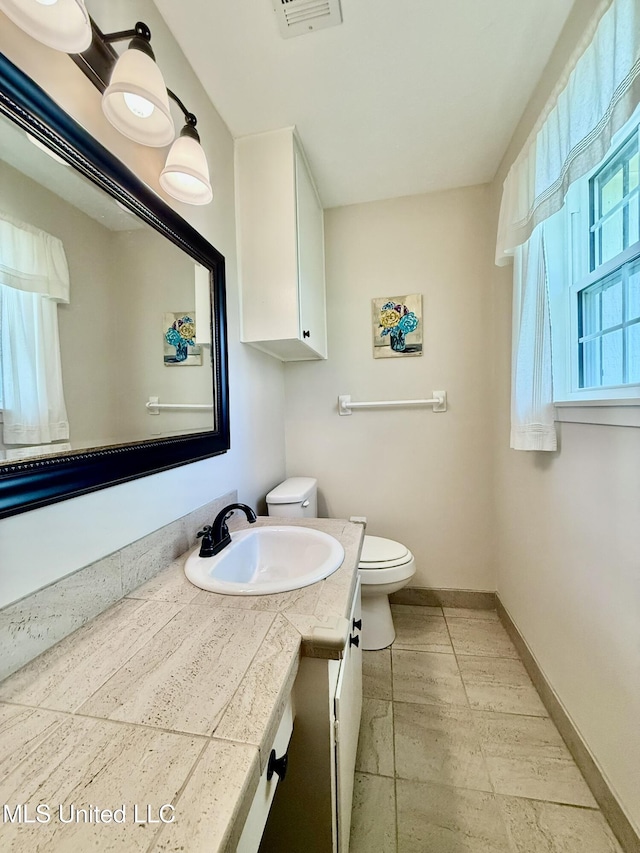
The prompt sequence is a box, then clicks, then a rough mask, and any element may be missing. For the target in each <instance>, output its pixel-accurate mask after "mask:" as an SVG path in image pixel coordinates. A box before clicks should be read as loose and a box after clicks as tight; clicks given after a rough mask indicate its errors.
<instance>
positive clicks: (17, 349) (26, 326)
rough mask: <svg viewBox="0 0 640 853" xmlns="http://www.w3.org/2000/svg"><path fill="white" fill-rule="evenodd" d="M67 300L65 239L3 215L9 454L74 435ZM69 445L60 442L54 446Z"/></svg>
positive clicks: (2, 354) (0, 300) (0, 309)
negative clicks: (63, 334) (63, 343)
mask: <svg viewBox="0 0 640 853" xmlns="http://www.w3.org/2000/svg"><path fill="white" fill-rule="evenodd" d="M58 302H64V303H68V302H69V270H68V266H67V259H66V255H65V251H64V247H63V245H62V242H61V241H60V240H59V239H57V238H56V237H53V236H52V235H51V234H47V233H46V232H45V231H41V230H40V229H38V228H34V227H33V226H31V225H29V224H27V223H24V222H20V221H18V220H16V219H14V218H13V217H11V216H9V215H8V214H5V213H1V212H0V397H1V400H2V402H1V406H2V415H3V424H2V428H3V430H2V431H3V444H4V445H19V447H17V448H10V447H9V448H7V451H6V458H7V459H21V458H26V457H31V456H39V455H46V454H48V453H50V452H51V445H52V443H54V442H60V441H67V440H68V439H69V422H68V417H67V410H66V406H65V401H64V392H63V387H62V366H61V360H60V341H59V333H58V314H57V303H58ZM64 449H69V445H66V446H64V445H63V446H61V445H60V444H56V445H55V450H56V451H60V450H64Z"/></svg>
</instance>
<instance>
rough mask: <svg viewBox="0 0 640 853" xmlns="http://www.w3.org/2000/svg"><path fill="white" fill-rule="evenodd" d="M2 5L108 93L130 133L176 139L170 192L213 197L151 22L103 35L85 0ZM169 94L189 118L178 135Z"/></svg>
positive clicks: (193, 199)
mask: <svg viewBox="0 0 640 853" xmlns="http://www.w3.org/2000/svg"><path fill="white" fill-rule="evenodd" d="M0 10H2V11H3V12H5V14H6V15H7V16H8V17H9V18H11V20H12V21H13V22H14V23H15V24H17V25H18V26H19V27H20V28H21V29H23V30H24V31H25V32H27V33H29V35H31V36H33V38H35V39H37V40H38V41H41V42H43V43H44V44H46V45H48V46H49V47H53V48H56V49H57V50H62V51H64V52H65V53H69V54H70V55H71V59H73V61H74V62H75V63H76V65H78V66H79V67H80V68H81V69H82V71H83V72H84V73H85V74H86V76H87V77H88V78H89V79H90V80H91V82H92V83H93V84H94V85H95V86H96V87H97V88H98V89H99V90H100V91H101V92H102V111H103V113H104V115H105V117H106V118H107V120H108V121H109V122H110V123H111V124H112V125H113V126H114V127H115V128H116V130H118V131H119V132H120V133H122V135H123V136H126V137H127V139H131V140H133V141H134V142H138V143H140V144H141V145H148V146H150V147H154V148H163V147H164V146H165V145H169V144H170V143H173V144H172V145H171V148H170V149H169V153H168V155H167V159H166V164H165V167H164V169H163V170H162V172H161V174H160V178H159V181H160V186H161V187H162V189H163V190H164V191H165V192H166V193H167V194H168V195H170V196H171V197H172V198H175V199H176V200H178V201H181V202H184V203H185V204H208V203H209V202H210V201H211V200H212V198H213V191H212V189H211V182H210V179H209V167H208V165H207V158H206V155H205V153H204V150H203V149H202V146H201V145H200V137H199V135H198V132H197V130H196V123H197V119H196V117H195V115H194V114H193V113H191V112H189V110H188V109H187V108H186V107H185V105H184V104H183V103H182V101H181V100H180V98H178V97H177V95H175V94H174V93H173V92H172V91H171V90H170V89H167V87H166V85H165V82H164V78H163V76H162V72H161V71H160V69H159V68H158V66H157V65H156V61H155V56H154V53H153V50H152V49H151V32H150V30H149V27H148V26H147V25H146V24H144V23H142V22H140V21H139V22H138V23H137V24H136V25H135V27H134V28H133V29H131V30H121V31H119V32H115V33H103V32H101V31H100V29H99V28H98V27H97V26H96V23H95V21H92V20H91V18H90V17H89V15H88V13H87V10H86V8H85V5H84V0H0ZM125 40H129V46H128V48H127V50H125V52H124V53H123V54H122V56H118V54H117V53H116V51H115V49H114V48H113V46H112V45H113V44H114V42H119V41H125ZM169 98H171V99H172V100H173V101H175V102H176V104H177V105H178V106H179V108H180V110H181V111H182V114H183V116H184V122H185V124H184V127H183V128H182V130H181V131H180V135H179V136H178V138H177V139H175V127H174V124H173V118H172V116H171V110H170V107H169ZM174 140H175V141H174Z"/></svg>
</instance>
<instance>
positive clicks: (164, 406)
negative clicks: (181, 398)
mask: <svg viewBox="0 0 640 853" xmlns="http://www.w3.org/2000/svg"><path fill="white" fill-rule="evenodd" d="M159 400H160V398H159V397H149V400H148V402H147V403H145V405H146V407H147V409H148V410H149V414H150V415H159V414H160V412H161V411H165V410H167V411H171V410H179V409H191V410H194V409H195V410H199V411H209V412H210V411H211V410H212V409H213V405H212V404H209V403H160V402H159Z"/></svg>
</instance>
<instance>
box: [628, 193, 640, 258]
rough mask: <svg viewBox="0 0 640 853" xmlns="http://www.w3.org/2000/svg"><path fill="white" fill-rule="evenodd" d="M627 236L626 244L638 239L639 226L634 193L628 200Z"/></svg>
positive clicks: (639, 233)
mask: <svg viewBox="0 0 640 853" xmlns="http://www.w3.org/2000/svg"><path fill="white" fill-rule="evenodd" d="M628 209H629V238H628V240H627V246H631V244H632V243H637V242H638V240H640V228H639V217H638V196H637V195H635V196H633V198H632V199H631V201H630V202H629V206H628Z"/></svg>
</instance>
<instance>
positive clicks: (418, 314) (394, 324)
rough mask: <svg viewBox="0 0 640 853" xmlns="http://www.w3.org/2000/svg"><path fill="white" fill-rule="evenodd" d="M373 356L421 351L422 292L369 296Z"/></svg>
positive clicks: (391, 356) (409, 353)
mask: <svg viewBox="0 0 640 853" xmlns="http://www.w3.org/2000/svg"><path fill="white" fill-rule="evenodd" d="M371 308H372V324H373V357H374V358H395V357H397V356H411V355H422V294H420V293H412V294H410V295H409V296H383V297H380V298H378V299H373V300H372V306H371Z"/></svg>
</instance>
